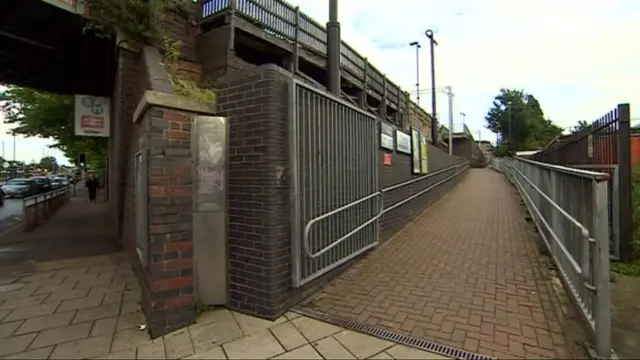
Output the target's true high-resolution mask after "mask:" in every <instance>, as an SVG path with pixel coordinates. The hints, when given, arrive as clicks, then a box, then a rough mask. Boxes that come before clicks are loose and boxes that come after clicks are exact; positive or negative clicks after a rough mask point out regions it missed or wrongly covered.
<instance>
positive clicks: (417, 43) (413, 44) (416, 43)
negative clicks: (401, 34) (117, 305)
mask: <svg viewBox="0 0 640 360" xmlns="http://www.w3.org/2000/svg"><path fill="white" fill-rule="evenodd" d="M409 46H417V47H420V43H419V42H417V41H414V42H410V43H409Z"/></svg>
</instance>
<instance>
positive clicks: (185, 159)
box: [133, 92, 212, 338]
mask: <svg viewBox="0 0 640 360" xmlns="http://www.w3.org/2000/svg"><path fill="white" fill-rule="evenodd" d="M180 107H182V108H180ZM194 108H195V110H194ZM203 108H205V109H206V108H208V107H207V106H206V105H202V104H200V105H198V104H196V103H193V102H191V101H188V100H186V99H182V98H180V97H177V96H173V95H168V94H161V93H153V92H147V93H146V94H145V96H144V97H143V100H142V101H141V105H139V106H138V110H136V115H134V118H135V119H138V122H139V124H138V125H139V128H140V136H139V141H138V142H137V145H138V147H139V149H138V151H139V152H145V153H146V156H147V161H146V165H147V187H148V197H147V216H148V250H149V251H148V254H147V257H146V260H147V264H144V263H143V261H141V262H139V263H138V269H139V270H140V272H139V273H142V277H143V279H141V280H142V283H143V286H142V307H143V309H144V311H145V315H146V317H147V326H148V329H149V333H150V334H151V336H152V337H154V338H155V337H158V336H162V335H164V334H166V333H168V332H171V331H173V330H176V329H179V328H181V327H184V326H187V325H189V324H191V323H193V322H195V300H194V285H195V283H194V278H193V231H192V215H193V213H192V211H193V210H192V203H193V198H192V186H193V179H192V168H191V122H192V117H193V115H196V114H203V113H205V114H210V113H212V111H210V112H209V111H205V110H203ZM196 110H198V111H196ZM134 146H135V145H134ZM133 175H134V177H135V174H133ZM143 256H144V255H143Z"/></svg>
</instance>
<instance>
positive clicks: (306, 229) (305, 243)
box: [302, 191, 384, 259]
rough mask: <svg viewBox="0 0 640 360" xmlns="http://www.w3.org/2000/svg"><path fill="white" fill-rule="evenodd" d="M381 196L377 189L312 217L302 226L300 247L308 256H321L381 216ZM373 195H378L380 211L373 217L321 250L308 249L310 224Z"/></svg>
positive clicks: (382, 202) (313, 257)
mask: <svg viewBox="0 0 640 360" xmlns="http://www.w3.org/2000/svg"><path fill="white" fill-rule="evenodd" d="M382 196H383V193H382V191H377V192H375V193H373V194H370V195H367V196H365V197H363V198H360V199H358V200H356V201H354V202H351V203H349V204H347V205H344V206H341V207H339V208H337V209H334V210H332V211H329V212H327V213H324V214H322V215H320V216H318V217H315V218H313V219H312V220H310V221H309V222H308V223H307V225H306V226H305V227H304V234H303V242H302V247H303V249H304V252H305V253H306V254H307V256H308V257H310V258H312V259H315V258H317V257H319V256H321V255H322V254H324V253H326V252H327V251H329V250H331V249H333V248H334V247H336V246H338V245H339V244H340V243H342V242H343V241H345V240H346V239H348V238H349V237H350V236H351V235H353V234H355V233H357V232H358V231H360V230H362V229H364V228H365V227H366V226H368V225H369V224H371V223H372V222H374V221H376V220H378V219H379V218H380V217H381V216H382V208H383V206H384V201H382ZM374 197H380V211H379V212H378V214H377V215H376V216H374V217H372V218H371V219H369V220H367V221H365V222H364V223H362V224H361V225H360V226H358V227H357V228H355V229H353V230H351V231H349V232H348V233H347V234H345V235H343V236H342V237H341V238H339V239H338V240H336V241H334V242H332V243H331V244H329V245H328V246H326V247H324V248H322V250H320V251H318V252H316V253H312V252H311V250H310V247H311V246H309V232H311V226H312V225H314V224H315V223H317V222H319V221H321V220H324V219H326V218H328V217H330V216H333V215H335V214H337V213H340V212H343V211H345V210H347V209H349V208H351V207H353V206H356V205H358V204H360V203H362V202H365V201H367V200H369V199H372V198H374Z"/></svg>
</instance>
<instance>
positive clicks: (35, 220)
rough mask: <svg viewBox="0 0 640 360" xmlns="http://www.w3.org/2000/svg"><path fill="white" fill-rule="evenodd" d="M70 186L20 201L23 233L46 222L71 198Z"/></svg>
mask: <svg viewBox="0 0 640 360" xmlns="http://www.w3.org/2000/svg"><path fill="white" fill-rule="evenodd" d="M71 192H72V185H70V186H65V187H62V188H59V189H55V190H51V191H49V192H46V193H43V194H38V195H34V196H30V197H28V198H24V199H23V200H22V221H23V228H24V231H29V230H33V229H34V228H36V227H38V226H40V225H42V224H44V223H45V222H47V221H48V220H49V219H50V218H51V217H52V216H53V215H54V214H55V213H56V212H57V211H58V210H59V209H60V208H61V207H62V206H63V205H64V204H65V203H66V202H67V201H68V200H69V197H70V196H71Z"/></svg>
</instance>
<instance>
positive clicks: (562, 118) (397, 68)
mask: <svg viewBox="0 0 640 360" xmlns="http://www.w3.org/2000/svg"><path fill="white" fill-rule="evenodd" d="M290 2H291V3H292V4H294V5H298V6H300V8H301V10H302V12H304V13H306V14H307V15H309V16H311V17H312V18H315V19H316V20H318V21H319V22H320V23H325V22H326V21H327V16H328V1H327V0H290ZM365 5H366V6H365ZM339 16H340V21H341V24H342V38H343V39H344V40H345V41H346V42H347V43H348V44H350V45H351V46H352V47H353V48H355V50H357V51H358V52H360V53H361V54H362V55H364V56H366V57H368V58H369V61H370V62H372V63H373V64H374V65H375V66H376V67H377V68H378V69H380V70H381V71H382V72H384V73H386V75H387V76H388V77H389V78H390V79H391V80H392V81H393V82H394V83H396V84H398V85H400V86H401V87H402V88H403V89H404V90H408V91H414V89H415V82H416V81H415V50H414V49H413V48H411V47H409V43H410V42H412V41H420V43H421V44H422V45H423V47H422V49H421V53H420V55H421V68H420V70H421V77H420V83H421V87H422V88H425V89H427V88H429V87H430V86H429V84H430V76H429V67H428V61H429V52H428V40H427V38H426V37H425V36H424V31H425V30H426V29H433V30H434V31H435V33H436V39H437V40H438V42H439V46H438V47H437V48H436V71H437V75H436V82H437V84H436V85H437V87H444V86H447V85H449V86H452V88H453V91H454V93H455V94H456V97H455V100H454V110H453V113H454V116H455V121H456V122H461V121H462V120H461V116H460V115H459V113H460V112H465V113H466V114H467V124H468V126H469V127H470V128H471V130H472V131H473V132H474V134H477V133H478V131H482V138H483V139H486V140H492V141H495V135H493V134H491V133H490V132H489V131H488V130H486V129H484V116H485V114H486V113H487V111H488V109H489V107H490V106H491V102H492V99H493V97H494V96H495V95H496V94H497V92H498V90H499V89H500V88H501V87H506V88H520V89H523V90H525V91H527V92H529V93H531V94H533V95H535V96H536V97H537V98H538V100H539V101H540V103H541V105H542V108H543V110H544V112H545V114H546V115H547V116H548V117H549V118H551V119H552V120H553V121H554V122H556V123H557V124H558V125H559V126H561V127H570V126H572V125H574V124H575V123H577V121H578V120H580V119H586V120H589V121H591V120H594V119H595V118H597V117H598V116H600V115H602V114H604V113H605V112H607V111H609V110H610V109H612V108H614V107H615V106H616V104H618V103H624V102H628V103H631V111H632V117H640V110H639V109H638V107H640V102H639V101H638V96H640V90H639V89H640V87H639V84H640V66H639V65H638V62H639V61H640V56H639V55H640V41H639V40H638V38H639V36H640V35H639V34H640V21H638V19H640V1H638V0H618V1H616V0H607V1H603V0H562V1H559V0H537V1H524V0H519V1H518V0H515V1H514V0H473V1H471V0H446V1H444V0H438V1H436V0H394V1H383V0H368V1H355V0H350V1H347V0H341V1H340V11H339ZM420 102H421V104H422V105H423V107H425V109H426V110H427V111H429V112H430V111H431V110H430V105H429V104H430V102H431V99H430V95H429V94H428V93H427V94H424V95H422V97H421V101H420ZM438 104H439V105H438V112H439V113H440V117H441V118H442V119H446V118H447V116H448V109H447V102H446V97H445V96H444V95H438ZM1 116H2V114H0V117H1ZM7 129H8V128H7V125H6V124H4V123H3V124H0V141H3V142H4V148H5V155H6V157H7V158H8V159H12V157H13V150H12V149H13V139H12V137H11V136H7V135H4V134H5V133H6V131H7ZM51 143H52V142H51V141H49V140H44V139H24V138H22V137H18V138H17V139H16V148H17V151H16V159H17V160H24V161H31V160H32V159H35V160H39V159H40V158H41V157H42V155H43V151H44V152H45V154H46V155H51V156H56V157H57V158H58V159H61V160H63V161H65V162H66V159H63V156H62V154H61V153H60V152H59V151H54V150H51V149H46V147H47V145H49V144H51ZM43 149H44V150H43Z"/></svg>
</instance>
